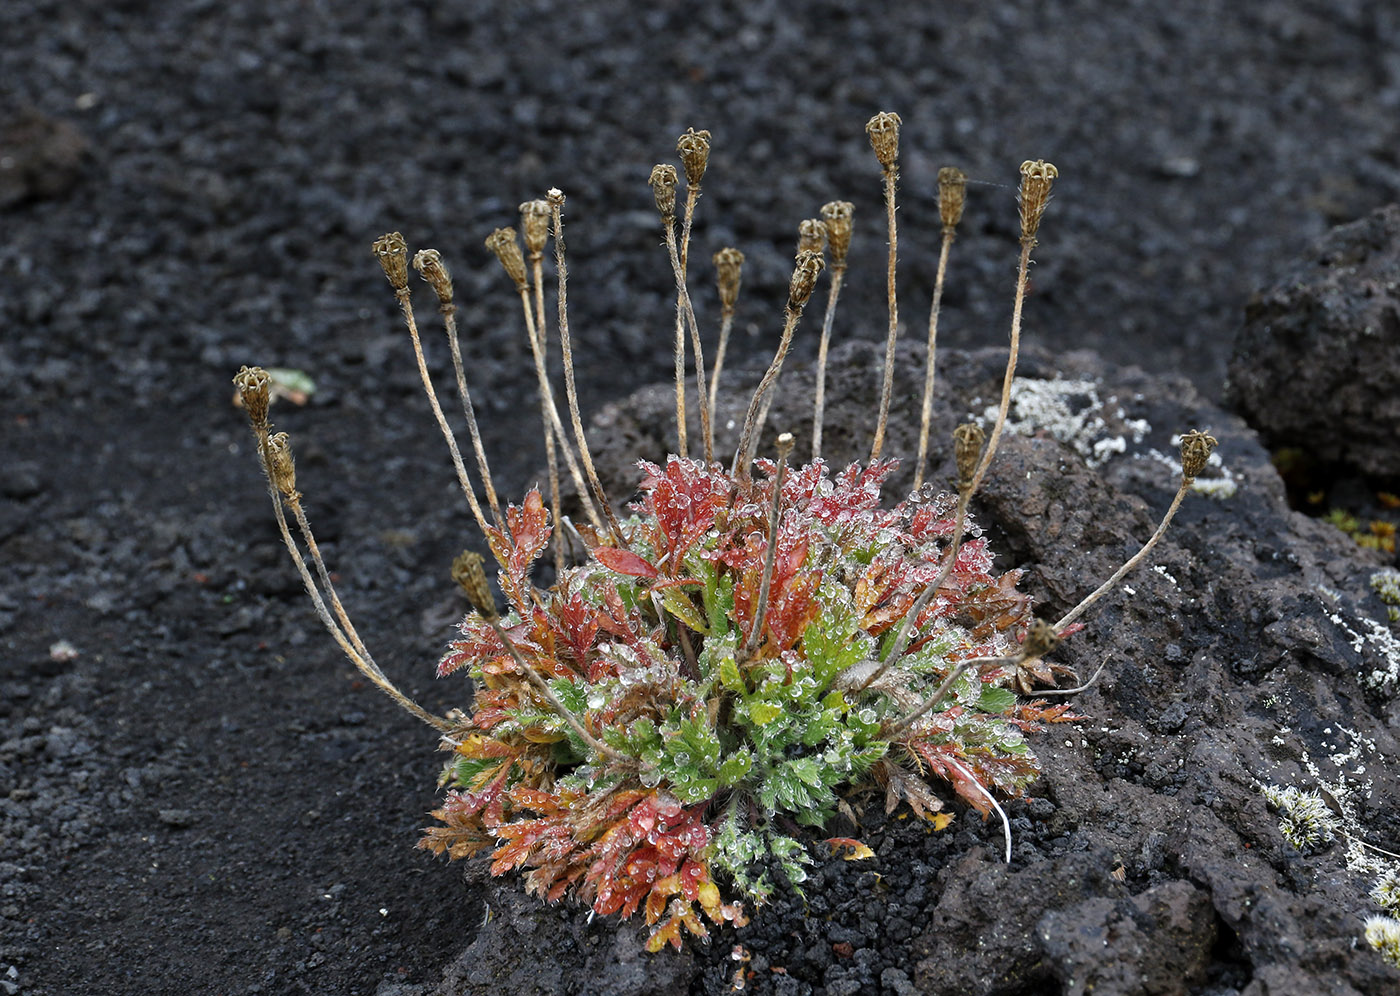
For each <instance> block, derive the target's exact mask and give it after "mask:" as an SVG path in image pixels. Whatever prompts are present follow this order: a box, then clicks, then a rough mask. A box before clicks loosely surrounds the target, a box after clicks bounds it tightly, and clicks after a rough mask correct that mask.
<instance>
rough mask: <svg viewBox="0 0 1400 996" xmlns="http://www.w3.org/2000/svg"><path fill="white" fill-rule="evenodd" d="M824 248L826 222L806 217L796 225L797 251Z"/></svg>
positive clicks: (819, 250) (811, 250)
mask: <svg viewBox="0 0 1400 996" xmlns="http://www.w3.org/2000/svg"><path fill="white" fill-rule="evenodd" d="M825 248H826V222H824V221H822V220H821V219H820V218H808V219H807V220H806V221H803V222H802V223H801V224H799V225H798V226H797V251H798V252H821V251H822V250H824V249H825Z"/></svg>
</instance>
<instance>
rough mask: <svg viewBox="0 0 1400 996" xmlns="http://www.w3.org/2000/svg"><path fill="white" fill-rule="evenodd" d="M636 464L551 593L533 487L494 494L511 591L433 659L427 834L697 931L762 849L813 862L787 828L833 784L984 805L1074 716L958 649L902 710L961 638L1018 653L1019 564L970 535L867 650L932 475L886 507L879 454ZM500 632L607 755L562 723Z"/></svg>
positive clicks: (531, 876) (744, 880)
mask: <svg viewBox="0 0 1400 996" xmlns="http://www.w3.org/2000/svg"><path fill="white" fill-rule="evenodd" d="M641 466H642V471H643V480H642V483H641V487H640V492H641V498H640V500H639V501H638V502H637V503H636V505H634V506H633V511H634V513H635V514H634V515H633V517H632V518H631V519H630V520H629V521H628V522H626V523H625V524H624V527H623V528H624V534H625V536H626V546H625V547H624V546H621V545H618V546H614V545H604V544H598V545H596V546H594V547H593V549H591V550H590V551H589V553H590V556H589V558H588V560H587V562H585V563H583V564H581V565H579V566H577V567H574V568H572V569H570V570H568V571H566V572H565V573H564V574H563V576H562V577H561V578H560V579H559V581H558V582H557V583H556V584H555V585H554V586H553V587H552V588H551V589H549V590H541V589H539V588H537V587H535V586H534V585H533V584H532V583H531V581H530V570H531V566H532V565H533V563H534V561H535V560H536V559H537V558H538V557H539V556H540V554H541V553H542V551H543V550H544V549H545V548H546V546H547V544H548V542H549V539H550V534H551V525H550V523H549V521H548V514H547V513H546V511H545V509H544V504H543V501H542V499H541V497H540V494H539V493H538V492H537V491H531V492H530V493H529V494H528V495H527V496H526V497H525V500H524V501H523V502H522V504H521V505H520V506H519V507H514V506H512V507H511V508H510V509H508V511H507V514H506V520H507V526H508V532H507V531H501V530H491V531H489V533H488V541H489V543H490V546H491V551H492V553H493V554H494V556H495V559H496V561H497V564H498V566H499V573H498V577H499V580H500V585H501V589H502V591H503V592H504V594H505V596H506V600H507V601H508V603H509V611H508V613H507V614H506V615H505V616H503V617H502V619H501V622H500V627H501V628H500V630H499V631H498V630H497V629H495V628H493V626H492V625H490V624H488V623H487V622H486V621H485V620H483V619H481V618H480V617H478V616H475V615H472V616H468V618H467V619H466V620H465V621H464V623H463V624H462V627H461V637H460V639H458V640H456V641H454V642H453V643H452V645H451V647H450V648H449V650H448V652H447V653H446V655H445V656H444V657H443V658H442V661H441V663H440V665H439V668H438V672H439V674H440V675H447V674H451V673H453V672H456V671H459V670H466V671H467V672H468V673H469V674H470V675H471V678H472V680H473V683H474V696H475V697H474V703H473V708H472V711H471V714H470V716H468V717H467V718H465V719H464V720H463V721H462V722H461V724H460V726H459V728H457V729H455V730H453V731H452V732H451V733H450V734H449V735H448V736H447V737H445V738H444V744H445V746H446V748H447V749H448V750H450V751H451V753H452V758H451V760H450V761H449V763H448V764H447V766H446V768H445V771H444V773H443V783H444V784H445V785H446V786H448V792H447V796H446V799H445V801H444V803H443V806H442V807H441V808H440V809H439V810H438V811H437V812H436V813H435V814H434V815H435V817H436V818H437V819H438V820H439V821H440V825H439V826H436V827H433V828H431V829H429V830H427V831H426V834H425V837H424V839H423V841H422V842H421V844H422V846H424V847H426V848H428V849H430V850H432V851H434V852H435V853H438V854H446V855H448V856H449V857H452V858H463V857H469V856H471V855H473V854H477V853H479V852H483V851H489V852H490V853H491V859H492V865H491V870H492V872H493V873H495V874H502V873H504V872H506V871H510V870H521V871H523V872H524V875H525V882H526V885H527V887H528V888H529V889H530V890H531V891H532V892H534V893H536V894H538V895H540V896H542V897H544V898H545V899H548V900H551V901H553V900H557V899H559V898H561V897H563V896H565V895H568V894H572V895H574V896H576V897H577V898H578V899H579V900H581V901H582V902H584V903H587V904H588V905H590V906H591V907H592V909H593V911H594V912H596V913H599V914H614V913H615V914H618V915H620V916H623V917H630V916H632V915H633V914H635V913H636V912H638V911H641V912H642V914H643V916H644V917H645V919H646V922H647V923H648V924H649V925H650V926H651V927H652V933H651V939H650V942H649V945H650V947H651V948H652V949H653V950H657V949H659V948H660V947H663V946H664V945H666V944H668V943H670V944H674V945H675V946H677V947H679V946H680V943H681V936H682V932H689V933H691V934H694V935H696V936H701V937H704V936H707V928H706V926H705V921H709V922H710V923H712V924H720V923H724V922H734V923H742V922H744V917H745V913H744V910H743V907H742V905H741V901H742V900H744V899H747V900H749V901H751V902H757V903H761V902H763V901H764V900H765V899H766V898H767V897H768V895H769V894H770V893H771V891H772V889H773V887H774V886H773V883H772V882H770V881H769V880H768V879H767V877H766V876H765V874H764V869H765V868H776V869H778V870H779V871H780V872H781V874H782V875H783V876H784V877H785V878H786V880H787V881H788V882H789V883H790V884H791V885H792V886H794V887H799V888H800V884H801V882H802V881H803V880H804V879H805V877H806V871H805V866H806V865H808V864H810V863H811V862H812V860H813V859H812V858H811V857H810V856H809V854H808V853H807V850H806V846H805V845H804V844H803V843H802V840H801V831H800V830H799V828H800V827H803V826H806V827H812V828H821V827H824V826H826V825H827V824H828V823H830V822H831V821H832V819H833V817H834V816H835V815H836V814H837V813H838V812H839V811H842V810H843V809H845V811H847V812H849V809H846V803H845V802H844V799H843V796H844V794H848V793H849V792H851V791H852V790H854V789H858V788H861V787H863V786H875V787H878V788H880V789H882V790H883V792H884V796H885V800H886V805H887V807H888V808H890V809H893V808H894V807H896V806H898V805H899V804H900V803H901V802H907V803H908V805H909V806H910V807H911V809H912V810H913V811H914V812H915V813H916V814H917V815H919V816H921V817H924V818H926V819H929V820H931V821H934V822H935V825H937V826H939V827H941V826H942V825H945V824H946V822H947V819H948V818H949V817H948V814H946V813H944V812H942V810H943V808H944V806H945V802H944V800H942V799H941V798H940V797H939V796H938V795H937V794H936V793H935V791H934V790H933V787H932V786H933V785H935V784H944V785H946V786H948V787H949V788H950V789H951V790H952V792H953V793H954V794H955V795H956V796H957V797H958V798H960V799H961V800H962V801H963V802H965V803H966V804H967V805H969V806H971V807H972V808H973V809H974V810H975V811H977V812H978V813H980V814H982V815H983V816H984V817H985V816H986V815H987V814H988V813H989V812H990V811H991V807H992V804H993V798H994V795H995V794H1000V795H1002V796H1016V795H1019V794H1021V793H1023V792H1024V791H1025V789H1026V787H1027V786H1028V785H1029V784H1030V782H1031V781H1033V780H1034V778H1035V777H1036V775H1037V773H1038V771H1039V767H1038V763H1037V761H1036V758H1035V756H1034V755H1033V754H1032V753H1031V751H1030V749H1029V747H1028V745H1027V743H1026V739H1025V734H1026V732H1027V731H1030V730H1033V729H1037V728H1039V726H1040V724H1042V723H1045V722H1058V721H1063V720H1067V719H1072V718H1075V717H1073V716H1072V715H1071V714H1070V713H1069V712H1068V709H1067V707H1065V706H1057V707H1049V706H1047V705H1046V704H1045V703H1044V702H1043V701H1040V702H1024V701H1021V700H1018V698H1017V696H1016V695H1015V694H1014V693H1013V691H1012V690H1011V689H1010V688H1008V687H1007V685H1008V684H1009V683H1010V682H1011V680H1012V679H1013V677H1014V668H1013V667H1000V666H994V667H990V668H986V669H983V670H980V671H978V670H975V669H974V670H969V671H968V672H967V673H965V674H964V675H963V676H962V678H961V680H959V681H957V682H955V683H954V684H953V685H952V686H951V688H950V689H949V691H948V693H947V694H946V696H945V698H944V700H943V701H940V702H939V703H937V705H936V706H935V707H934V708H933V709H932V710H931V711H930V712H928V714H927V715H926V716H925V717H924V718H922V719H921V720H919V721H917V722H914V723H912V724H908V725H902V726H901V725H900V724H899V723H898V721H899V720H900V719H901V718H902V717H904V716H905V715H907V714H908V713H909V712H910V711H911V710H912V709H914V708H916V707H917V706H918V705H919V704H921V703H922V702H923V701H924V700H925V699H926V698H927V697H929V696H930V695H932V694H933V692H934V690H935V689H937V688H939V687H940V684H941V683H942V682H943V681H944V679H945V678H946V677H947V676H948V675H949V674H951V673H952V672H953V671H954V670H955V669H956V668H957V667H958V664H959V663H960V662H961V661H964V660H968V659H970V658H982V657H1005V656H1008V655H1010V654H1012V653H1014V651H1015V648H1016V646H1017V645H1018V642H1019V640H1020V638H1021V636H1022V634H1023V631H1024V629H1025V627H1026V626H1027V625H1028V624H1029V622H1030V604H1029V599H1028V598H1027V597H1026V596H1025V595H1023V594H1021V593H1020V592H1018V591H1017V590H1016V582H1017V580H1018V578H1019V572H1017V571H1010V572H1006V573H1004V574H1000V575H998V574H997V573H995V572H994V570H993V566H992V557H991V554H990V553H989V551H988V550H987V548H986V543H985V541H984V540H982V539H980V538H974V539H971V540H969V541H967V542H965V543H963V544H962V546H961V548H960V549H959V550H958V552H957V559H956V563H955V564H954V565H953V566H952V569H951V570H950V571H949V572H948V573H947V575H946V577H945V578H944V580H943V582H942V584H941V586H940V589H939V590H938V592H937V593H936V594H935V596H934V597H932V598H931V599H930V600H928V602H927V603H926V604H925V605H924V607H923V608H922V610H921V611H920V612H919V616H918V618H917V619H914V620H913V627H914V628H913V634H914V636H913V638H912V639H911V640H909V641H908V643H907V645H906V646H905V647H904V649H903V650H901V651H899V652H898V655H897V658H896V659H894V660H890V659H888V658H889V657H890V656H891V654H892V652H893V651H894V650H895V648H896V647H897V646H898V641H897V639H896V632H897V630H898V629H899V626H900V624H901V623H902V622H903V621H904V619H905V617H906V616H908V615H909V614H910V612H911V611H913V609H914V606H915V603H916V601H917V600H918V599H919V596H920V595H921V594H923V593H924V592H925V590H926V589H927V588H928V587H929V586H931V585H932V584H934V583H935V582H936V581H938V578H939V574H940V567H941V566H942V561H943V557H944V556H945V554H947V552H948V549H949V547H950V544H951V542H952V537H953V534H954V525H955V522H954V516H955V515H956V500H955V499H954V498H953V497H952V496H948V495H944V496H940V497H938V498H936V499H932V500H919V499H917V498H913V499H911V500H909V501H906V502H904V503H901V504H899V505H896V506H895V507H893V508H888V509H885V508H881V506H880V494H881V487H882V485H883V483H884V481H885V479H886V478H887V477H888V475H889V474H890V472H891V471H892V469H893V466H894V464H893V462H882V463H876V464H874V465H872V466H870V467H864V468H862V467H859V466H852V467H850V468H848V469H846V470H845V471H842V472H841V473H839V474H837V475H835V476H834V477H833V476H832V475H830V473H829V471H828V469H827V467H826V466H825V465H824V464H823V463H822V462H821V461H814V462H813V463H812V464H809V465H807V466H805V467H801V468H798V469H796V470H794V471H793V472H792V473H791V474H787V475H784V476H781V477H780V475H779V474H778V473H777V468H776V467H775V466H774V465H773V464H771V463H765V462H763V461H760V462H759V464H758V466H759V469H760V472H761V473H760V475H758V476H757V477H756V479H752V480H751V479H748V478H743V479H738V478H735V477H731V476H730V475H728V474H726V473H724V472H723V471H722V470H720V469H719V468H718V466H717V465H711V466H706V465H705V464H703V463H702V462H700V461H696V460H689V459H680V458H672V459H670V460H668V461H667V462H666V463H665V464H664V465H655V464H645V463H644V464H642V465H641ZM780 480H781V493H780V494H778V495H777V496H776V500H777V508H778V516H777V519H776V521H777V528H776V530H774V532H773V534H772V535H770V533H769V521H770V514H771V511H772V507H773V503H774V500H775V495H774V489H775V487H777V486H778V483H779V481H780ZM968 528H969V530H970V535H973V536H976V532H975V527H972V526H971V525H970V524H969V526H968ZM770 544H772V547H773V549H772V551H771V556H770V550H769V546H770ZM770 563H771V568H770V566H769V565H770ZM770 570H771V577H770V578H769V580H768V584H767V588H766V598H765V596H764V577H765V573H767V572H768V571H770ZM503 638H504V640H505V641H509V643H510V644H511V646H510V647H507V646H506V645H505V642H503ZM517 655H518V656H519V659H520V660H523V661H524V662H525V663H526V664H527V665H528V666H529V667H530V668H532V669H534V671H536V672H537V673H538V674H539V675H541V676H543V677H544V679H545V680H546V681H547V682H548V685H549V688H550V690H551V691H552V692H553V694H554V697H555V698H556V699H557V700H558V702H559V703H562V705H563V707H564V708H565V709H567V710H568V711H569V712H570V713H571V714H572V718H573V719H575V720H576V721H577V722H578V724H579V725H580V726H581V727H582V728H583V729H584V730H586V731H588V733H589V734H590V735H591V736H592V737H595V738H596V740H597V743H600V744H603V745H606V747H607V748H609V749H610V752H611V753H604V752H601V751H600V750H598V749H597V746H596V744H594V745H590V744H589V743H587V742H585V739H584V738H582V737H580V736H579V734H578V733H577V732H576V730H575V729H574V728H573V727H572V726H571V724H570V723H569V722H567V721H566V720H565V719H564V718H563V717H562V716H561V715H559V713H558V712H557V711H556V710H555V708H554V707H553V706H552V705H551V704H550V703H549V702H548V701H547V699H546V697H545V696H543V695H542V694H541V692H540V691H539V690H538V689H537V688H536V687H535V686H534V685H533V684H532V683H531V682H530V681H529V680H528V675H527V674H525V673H523V672H522V669H521V667H520V663H519V661H518V660H517ZM829 843H830V844H831V845H832V846H833V848H837V849H841V850H844V851H846V852H847V853H848V857H858V856H866V855H868V854H869V853H870V852H869V848H867V847H866V846H865V845H864V844H862V843H861V842H860V841H858V840H853V839H851V838H831V839H830V841H829ZM721 883H723V889H722V887H721ZM726 890H727V891H728V892H730V893H731V898H730V899H728V900H726V898H725V895H724V892H725V891H726Z"/></svg>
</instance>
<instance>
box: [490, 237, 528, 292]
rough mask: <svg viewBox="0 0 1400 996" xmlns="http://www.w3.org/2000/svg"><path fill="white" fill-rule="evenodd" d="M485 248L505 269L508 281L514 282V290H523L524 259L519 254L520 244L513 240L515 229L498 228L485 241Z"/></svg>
mask: <svg viewBox="0 0 1400 996" xmlns="http://www.w3.org/2000/svg"><path fill="white" fill-rule="evenodd" d="M486 248H487V249H490V250H491V251H492V252H493V253H495V254H496V258H497V259H499V260H500V261H501V265H502V266H504V267H505V268H506V273H507V274H509V276H510V279H512V280H514V281H515V289H516V290H518V291H524V290H525V257H524V256H522V255H521V254H520V243H519V242H517V241H516V240H515V229H513V228H498V229H496V230H495V231H494V232H492V233H491V235H490V237H489V238H487V240H486Z"/></svg>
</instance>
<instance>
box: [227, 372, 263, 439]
mask: <svg viewBox="0 0 1400 996" xmlns="http://www.w3.org/2000/svg"><path fill="white" fill-rule="evenodd" d="M233 383H234V385H235V386H237V388H238V397H239V399H240V400H241V401H242V402H243V410H244V411H246V412H247V413H248V421H250V422H252V423H253V428H255V429H266V428H267V409H268V405H270V404H271V403H272V392H271V384H272V378H271V377H269V376H268V375H267V371H266V370H264V369H263V368H262V367H249V366H243V367H240V368H239V369H238V373H237V374H236V375H235V376H234V378H233Z"/></svg>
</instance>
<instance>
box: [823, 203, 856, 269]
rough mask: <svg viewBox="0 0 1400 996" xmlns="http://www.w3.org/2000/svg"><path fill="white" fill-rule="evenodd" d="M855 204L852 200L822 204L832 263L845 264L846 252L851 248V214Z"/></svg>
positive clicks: (835, 264) (836, 264)
mask: <svg viewBox="0 0 1400 996" xmlns="http://www.w3.org/2000/svg"><path fill="white" fill-rule="evenodd" d="M854 211H855V205H854V204H852V203H851V202H850V201H831V202H829V203H827V204H823V205H822V220H823V221H825V222H826V240H827V243H828V244H829V245H830V246H831V265H832V266H845V265H846V253H847V252H849V251H850V248H851V215H852V213H853V212H854Z"/></svg>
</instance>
